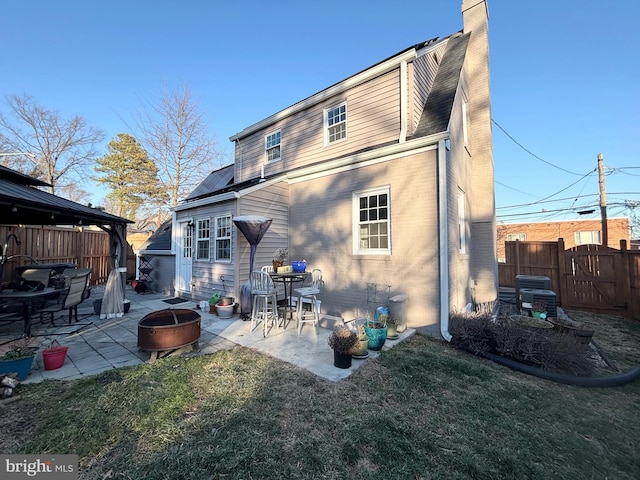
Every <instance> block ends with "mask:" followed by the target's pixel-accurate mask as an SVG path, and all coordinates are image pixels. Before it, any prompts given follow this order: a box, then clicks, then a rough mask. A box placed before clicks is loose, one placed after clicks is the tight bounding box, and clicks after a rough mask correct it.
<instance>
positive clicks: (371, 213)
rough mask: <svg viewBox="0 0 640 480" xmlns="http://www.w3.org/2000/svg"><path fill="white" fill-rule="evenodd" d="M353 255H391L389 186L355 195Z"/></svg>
mask: <svg viewBox="0 0 640 480" xmlns="http://www.w3.org/2000/svg"><path fill="white" fill-rule="evenodd" d="M353 253H354V254H364V255H391V194H390V189H389V187H388V186H386V187H380V188H376V189H372V190H366V191H360V192H354V193H353Z"/></svg>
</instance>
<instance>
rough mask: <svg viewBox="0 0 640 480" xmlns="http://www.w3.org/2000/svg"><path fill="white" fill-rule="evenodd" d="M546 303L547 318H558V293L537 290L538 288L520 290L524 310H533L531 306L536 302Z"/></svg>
mask: <svg viewBox="0 0 640 480" xmlns="http://www.w3.org/2000/svg"><path fill="white" fill-rule="evenodd" d="M538 301H540V302H544V303H545V304H546V306H547V318H549V317H557V316H558V308H557V303H556V292H554V291H552V290H544V289H536V288H521V289H520V304H521V305H522V308H524V309H527V310H531V305H532V304H533V303H534V302H538Z"/></svg>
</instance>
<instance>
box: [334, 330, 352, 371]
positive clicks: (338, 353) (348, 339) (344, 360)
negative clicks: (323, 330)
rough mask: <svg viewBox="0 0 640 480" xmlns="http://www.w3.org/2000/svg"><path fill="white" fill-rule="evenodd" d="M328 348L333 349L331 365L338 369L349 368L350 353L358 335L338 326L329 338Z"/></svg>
mask: <svg viewBox="0 0 640 480" xmlns="http://www.w3.org/2000/svg"><path fill="white" fill-rule="evenodd" d="M328 341H329V346H330V347H331V348H332V349H333V365H334V366H336V367H338V368H349V367H350V366H351V353H352V352H353V349H354V347H355V346H356V345H357V344H358V335H357V334H356V332H354V331H353V330H349V329H348V328H346V327H343V326H339V327H338V328H336V329H335V330H334V331H333V332H332V333H331V335H330V336H329V340H328Z"/></svg>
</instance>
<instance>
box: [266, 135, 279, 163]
mask: <svg viewBox="0 0 640 480" xmlns="http://www.w3.org/2000/svg"><path fill="white" fill-rule="evenodd" d="M280 140H281V132H280V130H278V131H277V132H274V133H272V134H270V135H267V136H265V137H264V151H265V154H266V156H267V162H275V161H276V160H280V158H281V157H280Z"/></svg>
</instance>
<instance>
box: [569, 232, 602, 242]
mask: <svg viewBox="0 0 640 480" xmlns="http://www.w3.org/2000/svg"><path fill="white" fill-rule="evenodd" d="M573 240H574V241H575V244H576V245H600V244H601V243H602V242H601V240H600V231H598V230H591V231H587V232H574V234H573Z"/></svg>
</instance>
